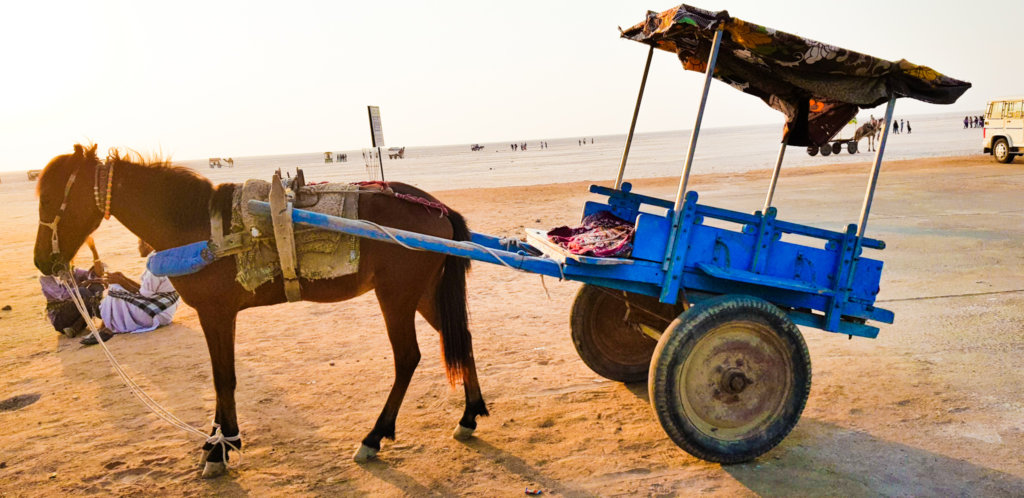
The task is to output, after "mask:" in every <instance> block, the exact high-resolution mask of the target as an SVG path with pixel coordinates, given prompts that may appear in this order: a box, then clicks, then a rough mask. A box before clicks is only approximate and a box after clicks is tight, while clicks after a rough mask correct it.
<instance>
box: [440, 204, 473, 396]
mask: <svg viewBox="0 0 1024 498" xmlns="http://www.w3.org/2000/svg"><path fill="white" fill-rule="evenodd" d="M448 221H449V222H451V224H452V232H453V234H452V240H459V241H462V240H470V233H469V227H467V226H466V220H465V219H464V218H463V217H462V215H461V214H459V213H457V212H455V211H453V210H451V209H449V211H448ZM468 271H469V259H466V258H460V257H458V256H446V257H445V259H444V266H443V268H442V270H441V281H440V282H439V283H438V285H437V292H436V294H435V298H434V306H436V309H437V316H438V317H439V319H440V322H441V355H442V357H443V360H444V364H445V373H447V375H448V382H449V383H450V384H451V385H452V386H454V385H455V384H456V383H458V382H459V381H465V378H466V370H467V368H466V367H467V363H468V361H469V360H470V358H472V357H473V338H472V337H471V336H470V334H469V312H468V311H467V309H466V272H468Z"/></svg>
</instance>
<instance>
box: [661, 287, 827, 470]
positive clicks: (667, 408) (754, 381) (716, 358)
mask: <svg viewBox="0 0 1024 498" xmlns="http://www.w3.org/2000/svg"><path fill="white" fill-rule="evenodd" d="M647 389H648V390H649V393H650V399H651V404H652V405H654V410H655V412H656V413H657V414H658V420H659V421H660V422H661V426H662V427H663V428H664V429H665V432H667V433H668V435H669V437H670V438H672V441H674V442H675V443H676V444H677V445H679V447H681V448H682V449H684V450H686V451H687V452H688V453H690V454H691V455H693V456H695V457H697V458H701V459H703V460H708V461H711V462H718V463H736V462H745V461H748V460H752V459H754V458H756V457H757V456H759V455H761V454H763V453H765V452H766V451H768V450H770V449H772V448H774V447H775V445H777V444H779V442H781V441H782V439H783V438H785V437H786V435H787V434H789V431H791V430H792V429H793V427H794V426H796V423H797V421H798V420H799V419H800V413H801V412H803V409H804V405H805V404H806V402H807V395H808V393H809V392H810V390H811V360H810V357H809V356H808V354H807V345H806V344H804V340H803V336H801V335H800V330H799V329H797V327H796V325H794V324H793V321H792V320H790V319H789V317H788V316H786V314H785V313H783V312H782V310H780V309H779V308H778V307H776V306H775V305H773V304H771V303H769V302H767V301H764V300H762V299H758V298H755V297H751V296H741V295H727V296H719V297H716V298H712V299H709V300H707V301H704V302H702V303H698V304H697V305H695V306H694V307H692V308H690V310H689V311H687V312H686V313H685V314H684V315H681V316H680V317H679V318H677V319H676V320H675V321H674V322H672V325H670V326H669V327H668V329H667V330H666V331H665V334H663V335H662V336H661V340H659V341H658V347H657V348H656V349H655V351H654V357H653V359H652V362H651V371H650V378H649V381H648V384H647Z"/></svg>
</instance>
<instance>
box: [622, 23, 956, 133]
mask: <svg viewBox="0 0 1024 498" xmlns="http://www.w3.org/2000/svg"><path fill="white" fill-rule="evenodd" d="M719 28H721V29H723V30H724V32H723V37H722V45H721V48H720V49H719V52H718V61H717V63H716V64H715V73H714V77H715V78H716V79H718V80H721V81H723V82H725V83H728V84H729V85H732V86H733V87H735V88H738V89H739V90H742V91H743V92H746V93H749V94H751V95H755V96H757V97H758V98H760V99H761V100H763V101H764V102H765V103H766V104H768V105H769V106H771V107H772V108H774V109H777V110H779V111H781V112H782V113H783V114H785V115H786V130H785V135H784V140H786V143H788V144H789V145H798V146H806V145H822V144H824V143H826V142H828V141H829V140H830V139H831V138H832V137H833V136H835V134H836V133H838V132H839V131H840V130H841V129H842V128H843V126H844V125H846V123H848V122H849V121H850V120H851V119H853V118H854V117H855V116H856V115H857V110H858V109H859V108H871V107H875V106H877V105H879V104H882V103H884V102H888V101H889V99H890V98H891V97H910V98H914V99H917V100H921V101H925V102H931V103H934V104H952V103H953V102H956V100H957V99H958V98H960V95H963V93H964V92H965V91H967V89H968V88H970V87H971V84H970V83H968V82H966V81H960V80H957V79H953V78H950V77H948V76H944V75H942V74H939V73H938V72H936V71H935V70H933V69H931V68H929V67H925V66H918V65H916V64H912V63H910V62H908V61H906V60H899V61H897V62H890V61H886V60H882V59H877V58H875V57H871V56H869V55H864V54H861V53H858V52H854V51H852V50H846V49H843V48H839V47H834V46H832V45H828V44H825V43H821V42H817V41H814V40H808V39H807V38H801V37H799V36H796V35H791V34H789V33H785V32H782V31H776V30H774V29H771V28H766V27H764V26H759V25H757V24H753V23H749V22H746V21H743V20H741V19H736V18H734V17H731V16H729V13H728V12H727V11H724V10H723V11H721V12H711V11H707V10H704V9H700V8H697V7H691V6H689V5H685V4H684V5H680V6H678V7H676V8H673V9H669V10H666V11H665V12H662V13H660V14H659V13H656V12H648V13H647V19H646V20H644V21H643V22H641V23H640V24H637V25H636V26H633V27H631V28H629V29H627V30H624V31H623V32H622V37H623V38H629V39H631V40H636V41H638V42H641V43H646V44H648V45H653V46H654V47H657V48H659V49H661V50H666V51H669V52H673V53H675V54H677V55H678V57H679V60H680V61H682V63H683V67H684V68H686V69H689V70H691V71H699V72H704V71H705V69H706V68H707V62H708V55H709V54H710V52H711V45H712V41H713V40H714V37H715V31H716V30H718V29H719Z"/></svg>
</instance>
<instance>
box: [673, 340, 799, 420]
mask: <svg viewBox="0 0 1024 498" xmlns="http://www.w3.org/2000/svg"><path fill="white" fill-rule="evenodd" d="M678 375H679V376H678V377H677V381H678V382H679V385H680V386H681V387H682V389H681V391H680V392H679V398H680V399H679V400H680V402H681V404H682V406H683V409H684V411H686V412H687V413H688V418H690V419H691V420H692V421H693V423H694V425H695V426H696V427H697V428H698V430H700V431H701V432H703V433H705V434H708V435H712V434H713V435H714V437H715V438H717V439H721V440H742V439H745V438H748V437H750V435H751V434H756V433H758V432H759V431H761V430H763V428H764V427H766V426H767V425H768V424H770V423H771V422H772V421H774V420H775V419H776V418H777V417H778V416H779V414H780V413H781V411H782V410H783V409H784V407H785V400H786V393H787V392H788V391H789V384H790V382H792V380H791V379H792V375H793V372H792V367H791V365H790V358H789V354H788V352H787V351H786V348H785V347H784V346H783V344H782V342H781V339H780V338H779V337H778V336H777V335H775V334H774V332H773V331H772V330H771V329H770V328H768V327H767V326H765V325H764V324H761V323H756V322H745V321H735V322H730V323H727V324H724V325H722V326H720V327H719V328H717V329H715V330H713V331H711V332H710V333H708V334H707V335H706V336H704V337H703V338H702V339H701V340H700V341H699V342H698V343H697V344H695V345H694V348H693V350H692V352H691V354H690V355H689V356H688V358H687V360H686V361H685V362H684V365H683V366H682V368H681V369H680V371H679V373H678Z"/></svg>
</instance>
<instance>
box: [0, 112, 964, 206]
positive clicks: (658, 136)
mask: <svg viewBox="0 0 1024 498" xmlns="http://www.w3.org/2000/svg"><path fill="white" fill-rule="evenodd" d="M902 118H903V119H904V122H906V121H908V120H909V121H910V123H911V127H912V129H913V132H912V133H909V134H908V133H905V132H904V133H902V134H899V135H895V134H891V135H890V137H889V142H888V144H887V146H886V150H885V158H886V159H887V160H897V159H915V158H923V157H938V156H964V155H979V154H981V153H982V152H981V148H982V136H981V134H982V131H981V129H980V128H971V129H964V127H963V115H962V114H957V113H941V114H926V115H915V116H903V117H902ZM861 119H862V120H866V119H867V114H864V113H862V116H861ZM863 122H864V121H861V124H863ZM626 126H628V123H623V127H624V128H625V127H626ZM854 128H855V126H854V125H848V126H847V127H846V128H845V129H844V130H843V131H842V132H841V133H840V134H839V135H837V137H836V138H851V137H852V136H853V131H854ZM624 131H625V130H624ZM780 134H781V125H752V126H738V127H726V128H703V129H702V130H701V133H700V137H699V140H698V143H697V150H696V155H695V157H694V164H693V170H692V173H691V174H701V173H728V172H742V171H750V170H758V169H770V168H772V167H773V166H774V165H775V159H776V156H777V154H778V150H779V140H780V138H781V136H780ZM689 137H690V130H678V131H666V132H656V133H638V134H636V136H635V137H634V140H633V145H632V147H631V149H630V155H629V162H628V164H627V167H626V172H625V178H626V180H629V179H630V178H652V177H673V176H679V174H680V172H681V171H682V167H683V164H684V160H685V155H686V149H687V144H688V142H689ZM584 139H585V140H586V142H587V143H586V144H585V145H584V144H582V142H581V141H582V140H584ZM591 141H592V143H591ZM625 141H626V135H625V133H623V134H621V135H605V136H586V137H583V136H579V137H568V138H552V139H531V140H527V141H526V149H525V150H513V149H512V148H511V142H502V143H494V142H488V143H480V144H479V145H483V146H484V148H483V149H482V150H478V151H472V150H470V146H471V144H460V145H441V146H409V147H407V148H406V151H405V158H404V159H388V157H387V155H386V154H387V150H386V149H384V152H385V156H384V160H383V170H384V171H383V173H384V179H385V180H396V181H403V182H406V183H410V184H413V185H416V186H419V187H420V188H423V189H425V190H449V189H461V188H473V187H501V186H516V185H536V184H547V183H563V182H576V181H607V180H614V179H615V175H616V173H617V171H618V167H619V162H620V160H621V158H622V149H623V145H624V144H625ZM541 142H546V143H547V147H542V146H541ZM389 145H392V146H401V144H389ZM867 148H868V143H867V139H863V140H861V142H860V146H859V149H860V152H858V153H857V154H849V153H848V152H847V151H846V150H845V148H844V150H843V151H842V152H841V153H840V154H838V155H836V154H833V155H831V156H828V157H823V156H821V155H820V154H819V155H817V156H815V157H811V156H809V155H808V154H807V152H806V148H804V147H789V148H787V150H786V155H785V159H784V161H783V169H784V170H785V168H787V167H793V166H814V165H823V164H836V163H851V162H864V161H870V160H871V159H872V158H873V157H874V154H873V153H870V152H868V151H867ZM325 151H327V149H326V148H325V149H324V150H323V151H316V152H306V153H298V154H281V155H269V156H251V157H235V158H233V159H234V167H232V168H228V167H221V168H211V167H210V166H209V162H208V160H207V159H197V160H182V161H175V162H176V163H178V164H181V165H184V166H188V167H191V168H194V169H195V170H197V171H198V172H199V173H200V174H202V175H204V176H206V177H208V178H210V180H212V181H213V182H214V183H222V182H240V181H244V180H245V179H248V178H261V179H267V178H269V177H270V176H271V175H272V174H273V172H274V170H276V169H278V168H280V169H281V170H282V171H290V172H292V174H294V170H295V168H296V167H300V168H302V169H303V171H304V173H305V177H306V180H307V182H314V181H332V182H353V181H361V180H366V179H368V178H369V175H368V173H367V168H366V165H365V164H364V161H363V153H362V151H361V150H331V151H330V152H331V153H332V157H334V158H336V157H337V155H338V154H347V157H348V159H347V161H346V162H332V163H325V162H324V152H325ZM222 164H223V163H222ZM40 166H42V165H40ZM19 178H20V179H24V178H25V176H24V173H19V174H14V173H7V174H4V177H3V182H4V183H8V182H9V181H14V180H17V179H19Z"/></svg>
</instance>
